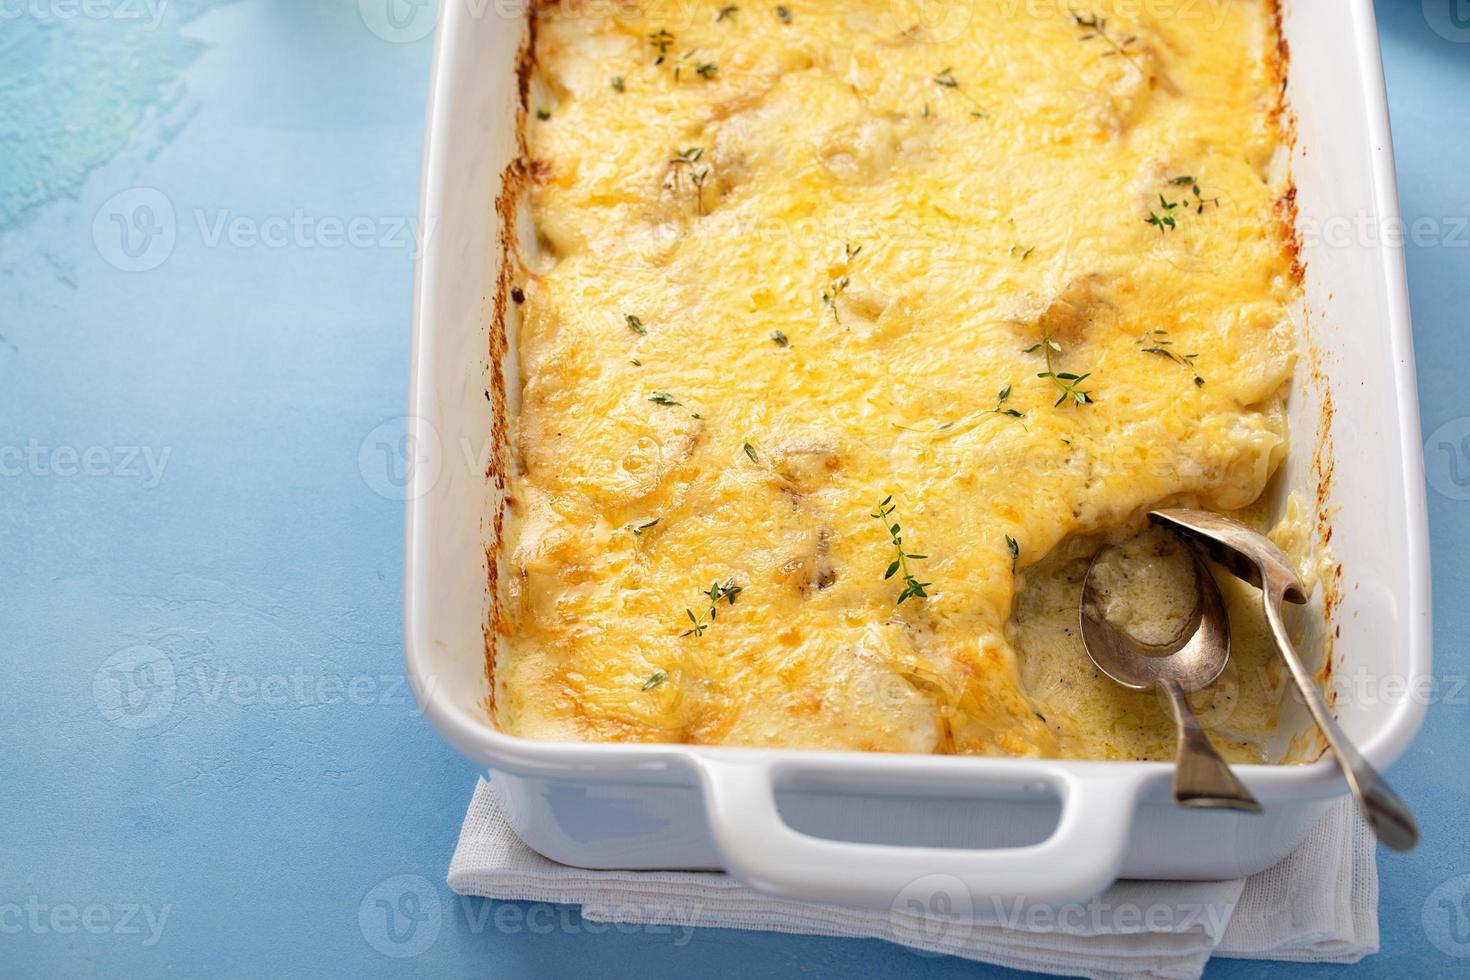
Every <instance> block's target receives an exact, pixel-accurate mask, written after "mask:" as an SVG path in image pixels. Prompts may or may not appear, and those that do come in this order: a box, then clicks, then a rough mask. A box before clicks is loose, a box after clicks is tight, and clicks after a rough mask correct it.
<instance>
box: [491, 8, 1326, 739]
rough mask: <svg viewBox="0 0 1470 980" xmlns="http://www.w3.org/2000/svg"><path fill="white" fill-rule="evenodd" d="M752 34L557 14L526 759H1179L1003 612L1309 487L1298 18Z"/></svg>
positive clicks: (534, 442)
mask: <svg viewBox="0 0 1470 980" xmlns="http://www.w3.org/2000/svg"><path fill="white" fill-rule="evenodd" d="M722 6H723V5H722V4H719V3H715V2H712V3H710V4H708V5H704V4H690V3H687V2H675V0H640V2H638V3H632V2H629V3H621V4H619V3H606V2H604V3H585V4H576V3H571V2H567V3H564V4H561V5H544V6H542V7H541V8H540V9H539V11H538V14H537V16H538V34H537V41H536V47H535V64H536V77H535V78H534V80H533V86H532V91H531V96H530V105H529V109H530V110H531V118H529V119H528V122H527V126H528V134H527V135H528V143H529V151H530V157H531V165H530V167H529V171H530V173H531V175H532V176H533V178H534V180H533V184H532V186H531V188H530V189H529V192H528V200H529V207H530V215H531V217H532V219H533V221H534V224H535V228H536V231H537V235H538V239H539V241H538V249H537V254H536V255H534V256H525V257H523V258H524V262H525V263H526V268H525V269H524V275H523V276H522V279H521V283H522V286H523V289H524V293H525V298H526V301H525V304H524V305H523V306H522V307H520V309H521V312H522V322H521V323H520V325H519V334H518V338H517V345H518V350H519V356H520V367H521V378H520V379H519V380H520V383H521V385H522V387H523V394H522V401H521V405H520V408H519V411H518V412H517V414H516V416H515V417H514V418H513V419H512V438H513V453H512V455H513V463H512V465H513V469H514V472H513V473H512V475H511V483H510V500H511V505H510V512H509V515H508V520H507V530H506V534H507V544H506V549H505V552H504V562H505V572H506V574H504V575H502V576H501V582H502V583H503V584H502V589H503V595H502V599H503V610H504V618H503V622H502V623H501V624H500V627H501V630H500V632H501V635H500V636H499V643H498V644H497V647H498V649H497V655H496V663H495V664H494V672H493V676H494V681H495V698H494V709H493V710H494V713H495V717H496V720H497V723H498V724H499V725H500V726H501V727H502V728H503V729H504V730H506V731H508V732H511V733H514V734H517V735H523V736H528V737H534V738H545V739H578V740H618V741H668V742H698V743H722V744H740V745H767V746H802V747H821V748H843V749H866V750H880V751H907V752H922V753H929V752H953V753H971V754H987V755H995V754H1004V755H1063V756H1104V757H1116V756H1119V755H1132V756H1145V755H1148V754H1149V753H1150V752H1152V751H1153V750H1152V748H1151V747H1150V746H1151V743H1150V742H1149V741H1148V739H1147V738H1135V739H1130V737H1128V736H1127V734H1126V732H1125V733H1123V734H1118V731H1119V728H1118V725H1117V724H1116V721H1117V717H1116V713H1117V712H1118V710H1119V702H1118V701H1116V700H1111V701H1109V700H1106V699H1103V700H1099V699H1097V698H1093V699H1088V698H1072V699H1071V700H1068V699H1067V698H1065V697H1058V696H1057V694H1056V692H1055V690H1053V689H1052V687H1051V686H1047V685H1046V684H1042V686H1041V688H1040V689H1037V688H1036V687H1035V686H1032V687H1028V685H1027V683H1025V682H1024V681H1023V672H1024V671H1023V667H1025V666H1026V665H1024V664H1022V663H1020V662H1018V654H1017V649H1018V648H1019V647H1023V646H1026V645H1027V644H1023V643H1021V642H1020V640H1021V639H1023V638H1024V637H1023V634H1025V635H1028V636H1030V635H1041V636H1043V637H1044V636H1045V635H1048V634H1046V631H1045V630H1044V629H1043V630H1042V631H1041V633H1040V634H1036V630H1035V629H1033V627H1037V625H1038V624H1040V623H1041V620H1042V619H1043V618H1044V617H1045V616H1046V615H1048V614H1047V613H1046V612H1045V610H1047V609H1052V610H1053V612H1052V613H1051V614H1050V615H1052V616H1053V617H1054V618H1053V619H1052V620H1050V621H1049V622H1052V623H1053V624H1056V623H1062V622H1064V621H1068V620H1067V619H1066V617H1067V616H1068V615H1070V616H1071V617H1072V619H1071V620H1070V622H1075V615H1076V613H1075V610H1076V605H1075V599H1073V600H1072V605H1071V606H1070V610H1068V609H1067V607H1066V600H1065V598H1064V596H1065V585H1064V583H1065V581H1066V574H1065V570H1064V571H1063V573H1059V574H1052V575H1051V576H1050V578H1048V574H1049V573H1047V568H1045V567H1044V568H1041V569H1037V570H1036V571H1037V574H1036V575H1035V576H1033V578H1034V579H1035V581H1038V582H1039V581H1053V580H1054V581H1055V583H1056V585H1055V588H1052V589H1051V590H1050V591H1043V592H1042V593H1040V594H1038V596H1037V597H1036V599H1035V601H1034V602H1031V601H1028V602H1027V603H1024V604H1022V607H1023V608H1020V609H1019V610H1018V612H1019V613H1022V614H1026V613H1027V612H1028V610H1030V611H1031V615H1032V620H1034V621H1030V620H1026V619H1025V618H1024V617H1023V619H1022V620H1021V621H1018V622H1012V621H1011V620H1012V609H1013V605H1014V604H1016V591H1017V582H1018V574H1019V575H1022V576H1023V577H1024V576H1025V574H1026V570H1027V569H1028V568H1030V567H1032V566H1034V565H1036V563H1038V562H1039V561H1041V560H1042V559H1045V558H1046V557H1047V556H1048V555H1049V554H1052V553H1053V552H1054V551H1056V552H1057V556H1058V557H1057V558H1055V559H1053V564H1054V565H1058V563H1060V564H1065V562H1063V561H1062V557H1063V556H1064V555H1065V554H1070V552H1067V551H1066V548H1063V549H1061V550H1057V549H1058V546H1059V545H1062V544H1063V543H1064V542H1065V543H1066V547H1067V548H1075V547H1077V546H1078V545H1077V543H1078V542H1085V541H1088V540H1091V541H1092V547H1093V548H1095V547H1096V542H1097V537H1098V536H1112V537H1117V536H1119V535H1120V534H1123V533H1125V532H1126V529H1129V528H1132V529H1137V527H1138V526H1139V520H1138V515H1140V513H1141V512H1142V511H1143V510H1145V509H1147V508H1150V507H1153V506H1157V505H1160V504H1161V503H1169V504H1173V505H1185V506H1190V505H1193V506H1202V507H1208V508H1211V509H1216V510H1231V509H1235V508H1241V507H1244V506H1246V505H1249V504H1251V503H1252V502H1253V501H1255V500H1256V499H1257V497H1258V496H1259V495H1260V494H1261V492H1262V490H1263V488H1264V487H1265V485H1266V482H1267V480H1268V478H1269V477H1270V476H1271V474H1272V472H1273V471H1274V470H1275V468H1276V466H1277V464H1278V463H1279V461H1280V459H1281V457H1282V455H1283V453H1284V451H1285V421H1284V412H1283V401H1284V398H1285V392H1286V386H1287V383H1288V381H1289V379H1290V374H1291V370H1292V361H1293V328H1292V325H1291V319H1290V316H1289V314H1288V309H1289V308H1290V307H1291V306H1292V305H1293V303H1294V302H1295V301H1296V300H1297V297H1298V288H1299V287H1298V285H1297V283H1296V281H1295V279H1294V278H1293V273H1292V259H1291V254H1290V251H1289V249H1288V247H1287V245H1288V242H1287V238H1286V235H1287V232H1286V231H1285V230H1284V229H1283V228H1282V226H1281V224H1280V223H1279V222H1278V220H1277V219H1276V217H1275V211H1274V202H1275V201H1276V199H1277V198H1278V197H1279V196H1280V195H1281V194H1282V193H1283V192H1284V191H1285V190H1286V188H1287V184H1286V180H1285V178H1284V177H1282V176H1279V175H1278V174H1277V173H1276V172H1275V171H1276V170H1277V169H1279V167H1278V166H1277V160H1278V156H1279V153H1280V150H1281V142H1280V138H1279V134H1278V131H1277V126H1276V116H1275V109H1276V107H1277V94H1276V93H1277V79H1276V78H1275V76H1274V73H1273V68H1272V66H1271V63H1270V61H1269V58H1268V52H1270V51H1273V50H1274V48H1275V36H1274V28H1273V25H1272V17H1271V8H1270V4H1269V3H1268V2H1267V0H1237V2H1231V3H1225V4H1215V5H1200V8H1199V9H1198V11H1197V12H1194V13H1192V14H1191V13H1189V12H1184V11H1183V10H1182V8H1181V12H1179V13H1176V14H1173V15H1165V14H1163V13H1157V14H1150V13H1147V12H1140V11H1139V5H1138V4H1136V3H1130V2H1126V0H1124V2H1112V0H1097V2H1095V3H1093V4H1091V5H1090V9H1087V10H1085V11H1084V10H1080V8H1079V13H1080V14H1081V15H1082V20H1083V21H1091V16H1092V15H1094V14H1095V15H1096V16H1097V17H1099V18H1103V19H1104V21H1105V22H1104V23H1101V24H1099V23H1095V22H1079V18H1078V17H1074V16H1073V15H1072V14H1071V13H1069V11H1068V8H1067V5H1066V4H1061V3H1058V4H1050V3H1045V2H1043V3H1003V4H985V5H972V4H954V5H948V4H942V5H941V4H932V3H928V2H920V0H893V2H877V0H832V2H827V3H820V4H818V3H808V4H801V3H794V4H789V5H787V8H786V9H787V11H788V14H789V16H788V17H787V18H785V19H783V18H781V17H779V16H778V15H777V13H776V12H775V9H774V8H773V7H766V6H760V5H741V6H740V7H739V8H738V9H737V10H734V11H731V12H728V13H724V14H723V15H721V8H722ZM936 8H937V9H936ZM1202 19H1204V20H1207V21H1208V22H1207V23H1205V22H1202ZM661 48H662V49H663V53H662V56H660V49H661ZM1151 218H1152V221H1151V220H1150V219H1151ZM1044 336H1045V337H1050V338H1051V339H1052V341H1053V343H1052V345H1050V346H1048V345H1045V344H1043V337H1044ZM1038 345H1041V346H1038ZM1048 352H1050V364H1051V370H1052V371H1053V372H1054V373H1055V375H1056V377H1040V376H1038V375H1039V374H1041V373H1043V372H1046V371H1048V363H1047V353H1048ZM1071 375H1085V376H1086V377H1085V379H1084V380H1081V381H1074V380H1072V379H1071V378H1070V377H1069V376H1071ZM1196 377H1198V378H1199V379H1200V383H1197V382H1196V380H1195V379H1196ZM1064 385H1070V386H1071V387H1072V390H1073V391H1074V392H1077V393H1079V395H1080V393H1081V392H1084V391H1085V392H1087V399H1088V400H1086V401H1085V402H1080V403H1079V399H1078V398H1077V397H1069V396H1068V394H1067V392H1066V391H1064V390H1063V386H1064ZM1002 392H1005V393H1006V394H1005V395H1004V396H1003V395H1002ZM1059 397H1060V398H1061V399H1062V400H1061V401H1060V402H1058V399H1059ZM997 408H999V409H1000V410H999V411H995V410H994V409H997ZM1008 411H1014V412H1017V413H1022V416H1021V417H1016V416H1014V415H1011V414H1007V412H1008ZM889 497H891V504H890V506H892V507H894V508H896V510H894V511H893V513H892V515H891V517H890V518H888V519H886V520H879V519H875V518H874V517H873V516H872V515H873V512H874V510H875V508H876V507H878V506H879V504H880V502H881V501H884V500H885V498H889ZM655 522H656V523H655ZM890 524H896V525H899V527H900V528H901V529H900V530H899V531H898V532H897V533H898V535H899V536H901V538H902V548H903V551H904V552H906V553H908V554H909V555H910V557H908V558H907V559H906V563H907V570H908V573H909V574H911V575H912V577H913V581H914V582H915V583H917V584H918V585H919V587H920V589H921V591H922V592H923V593H924V594H923V595H910V596H909V597H907V598H906V599H905V601H903V602H902V603H900V602H899V601H898V600H899V598H900V596H901V594H902V593H903V591H904V589H905V580H904V571H903V569H900V570H899V571H898V572H897V573H895V574H893V575H892V577H890V578H885V572H887V571H888V570H889V568H890V565H891V564H892V563H893V562H894V561H895V560H896V559H897V557H898V553H899V552H898V550H897V549H896V547H895V543H894V533H893V530H892V529H891V528H890V527H889V525H890ZM1088 536H1093V537H1092V538H1089V537H1088ZM918 556H923V557H918ZM712 583H713V585H712ZM727 587H732V588H734V589H738V592H735V593H734V594H731V593H730V592H728V591H727ZM712 600H713V602H712ZM1056 617H1061V618H1056ZM1043 625H1044V624H1043ZM1033 645H1034V644H1033ZM1043 645H1045V643H1044V644H1043ZM1053 646H1055V644H1053ZM1044 654H1045V651H1042V652H1038V653H1036V657H1037V658H1043V657H1044ZM1030 655H1031V654H1029V653H1028V656H1030ZM1066 657H1067V658H1068V659H1064V660H1060V661H1058V660H1056V659H1055V658H1053V659H1051V660H1046V661H1045V663H1046V667H1047V670H1044V671H1041V672H1040V674H1039V675H1038V676H1041V675H1045V676H1046V677H1047V678H1050V677H1051V676H1052V675H1053V674H1055V673H1056V671H1057V670H1058V669H1060V670H1061V671H1062V672H1063V673H1065V672H1066V671H1069V670H1070V671H1076V672H1078V673H1079V675H1080V674H1081V673H1088V674H1091V673H1092V668H1091V665H1090V664H1086V662H1085V658H1084V659H1083V660H1082V661H1080V662H1079V661H1078V660H1077V659H1076V657H1075V651H1072V652H1071V653H1067V654H1066ZM1041 662H1042V660H1041V659H1038V660H1037V663H1041ZM1059 664H1061V666H1060V667H1059V666H1058V665H1059ZM1048 671H1049V672H1050V673H1048ZM1032 673H1037V671H1035V670H1032ZM1130 696H1132V695H1130ZM1138 697H1141V698H1142V697H1147V698H1152V696H1151V695H1149V696H1138ZM1151 710H1154V711H1155V714H1157V708H1156V706H1155V707H1154V708H1153V709H1151ZM1109 713H1112V716H1111V717H1109ZM1158 717H1159V719H1160V724H1165V722H1163V721H1162V718H1163V716H1162V715H1159V716H1158ZM1269 724H1270V719H1269V718H1263V719H1262V720H1261V721H1260V726H1264V727H1269ZM1160 730H1161V731H1163V732H1165V733H1167V731H1168V729H1167V728H1161V729H1160Z"/></svg>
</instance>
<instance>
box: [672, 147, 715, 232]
mask: <svg viewBox="0 0 1470 980" xmlns="http://www.w3.org/2000/svg"><path fill="white" fill-rule="evenodd" d="M673 152H674V155H673V156H672V157H670V158H669V169H670V172H671V173H672V174H673V177H674V186H675V188H676V189H677V187H678V185H679V175H680V174H681V173H683V172H685V171H686V170H687V171H688V173H689V183H690V184H691V185H692V186H693V187H694V211H695V214H696V215H698V216H699V217H701V218H703V217H704V182H705V181H706V180H708V179H709V175H710V172H711V168H710V167H701V166H700V165H699V161H700V160H701V159H702V158H703V157H704V147H702V146H691V147H689V148H688V149H686V150H681V149H679V148H678V147H675V148H674V151H673Z"/></svg>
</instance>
